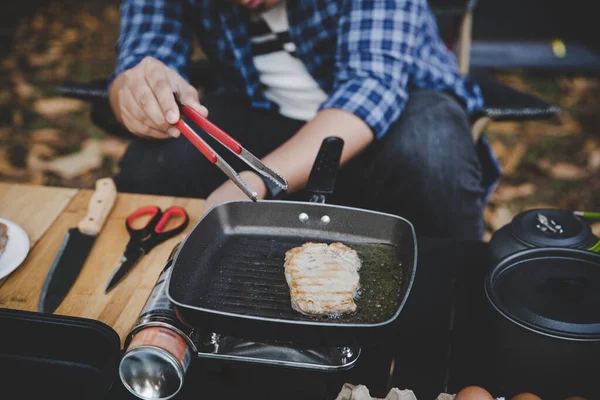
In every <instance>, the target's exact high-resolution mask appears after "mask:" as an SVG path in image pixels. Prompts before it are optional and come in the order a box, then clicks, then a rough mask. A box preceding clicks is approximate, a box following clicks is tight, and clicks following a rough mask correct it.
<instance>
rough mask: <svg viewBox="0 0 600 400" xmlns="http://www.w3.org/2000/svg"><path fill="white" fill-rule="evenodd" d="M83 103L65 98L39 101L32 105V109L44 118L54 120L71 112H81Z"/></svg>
mask: <svg viewBox="0 0 600 400" xmlns="http://www.w3.org/2000/svg"><path fill="white" fill-rule="evenodd" d="M84 107H85V102H83V101H81V100H77V99H69V98H67V97H54V98H48V99H39V100H37V101H36V102H35V103H33V109H34V110H35V112H37V113H38V114H41V115H43V116H44V117H46V118H54V117H58V116H60V115H64V114H68V113H71V112H76V111H81V110H82V109H83V108H84Z"/></svg>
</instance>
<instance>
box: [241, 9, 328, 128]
mask: <svg viewBox="0 0 600 400" xmlns="http://www.w3.org/2000/svg"><path fill="white" fill-rule="evenodd" d="M288 26H289V25H288V18H287V12H286V2H285V1H282V2H281V3H279V4H278V5H277V6H275V7H274V8H272V9H270V10H268V11H266V12H264V13H262V14H261V15H260V16H257V17H255V18H253V19H252V20H251V21H250V26H249V32H250V41H251V43H252V52H253V54H254V65H255V66H256V69H257V70H258V73H259V76H260V81H261V82H262V83H263V84H264V85H265V87H266V89H265V92H264V93H265V96H266V97H267V98H268V99H269V100H271V101H273V102H274V103H276V104H278V105H279V112H280V114H281V115H283V116H286V117H288V118H292V119H297V120H302V121H308V120H310V119H312V118H313V117H314V116H315V115H316V113H317V111H318V109H319V106H320V105H321V103H323V102H324V101H325V100H326V99H327V95H326V94H325V92H324V91H323V90H322V89H321V88H320V87H319V84H318V83H317V82H316V81H315V80H314V79H313V77H312V76H311V75H310V73H309V72H308V70H307V69H306V66H305V65H304V63H303V62H302V61H300V59H298V58H297V57H296V56H295V51H296V46H295V45H294V43H293V42H292V40H291V38H290V35H289V33H288Z"/></svg>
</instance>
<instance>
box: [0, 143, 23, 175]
mask: <svg viewBox="0 0 600 400" xmlns="http://www.w3.org/2000/svg"><path fill="white" fill-rule="evenodd" d="M0 176H2V177H3V178H11V179H19V180H22V179H25V178H26V177H27V170H26V169H24V168H15V167H14V166H13V165H12V164H11V163H10V161H9V156H8V150H7V149H6V148H0Z"/></svg>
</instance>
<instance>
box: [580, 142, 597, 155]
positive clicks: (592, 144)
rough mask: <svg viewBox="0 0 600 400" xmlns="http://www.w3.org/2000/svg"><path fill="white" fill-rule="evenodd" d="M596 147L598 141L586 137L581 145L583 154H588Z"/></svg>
mask: <svg viewBox="0 0 600 400" xmlns="http://www.w3.org/2000/svg"><path fill="white" fill-rule="evenodd" d="M598 147H600V146H598V142H597V141H596V140H594V139H587V140H586V141H585V143H584V145H583V152H584V153H585V154H590V153H591V152H593V151H594V150H596V149H597V148H598Z"/></svg>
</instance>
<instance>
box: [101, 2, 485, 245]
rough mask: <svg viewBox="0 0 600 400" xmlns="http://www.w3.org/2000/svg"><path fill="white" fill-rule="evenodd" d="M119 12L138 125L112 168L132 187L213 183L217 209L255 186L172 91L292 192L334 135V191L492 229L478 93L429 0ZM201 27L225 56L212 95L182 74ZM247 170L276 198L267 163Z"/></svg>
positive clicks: (189, 190) (473, 229)
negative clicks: (476, 130) (187, 133)
mask: <svg viewBox="0 0 600 400" xmlns="http://www.w3.org/2000/svg"><path fill="white" fill-rule="evenodd" d="M121 14H122V17H121V18H122V22H121V35H120V39H119V43H118V62H117V67H116V71H115V74H114V80H113V81H112V83H111V85H110V90H109V93H110V102H111V106H112V109H113V111H114V113H115V115H116V117H117V119H118V120H119V121H120V122H122V123H123V125H124V126H125V127H127V128H128V129H129V130H130V131H131V132H132V133H134V134H136V135H138V136H139V137H140V139H138V140H136V141H134V142H133V143H132V144H131V146H130V147H129V149H128V151H127V153H126V154H125V156H124V158H123V160H122V161H121V163H120V168H121V171H120V173H119V174H118V175H117V176H116V177H115V181H116V183H117V186H118V188H119V189H120V190H121V191H130V192H142V193H156V194H165V195H176V196H193V197H207V201H206V205H207V209H208V208H210V207H211V206H213V205H215V204H217V203H220V202H225V201H231V200H240V199H244V198H245V196H244V195H243V193H242V192H241V191H240V190H239V189H238V188H237V187H236V186H235V185H234V184H233V183H232V182H230V181H226V176H225V175H224V174H223V173H222V172H221V171H220V170H219V169H218V168H216V167H215V166H214V165H212V164H210V163H208V162H207V161H206V160H205V159H204V158H203V157H202V155H201V154H200V153H199V152H198V151H197V150H196V149H195V148H194V147H192V145H191V144H190V143H188V142H187V140H186V139H185V138H182V137H179V132H178V131H177V129H176V128H174V127H173V124H174V123H175V122H176V121H177V120H178V118H179V116H180V114H179V110H178V108H177V105H176V102H175V99H174V95H173V93H174V92H175V93H178V95H179V97H180V100H181V101H182V102H183V103H184V104H187V105H189V106H191V107H192V108H194V109H196V110H197V111H198V112H200V113H201V114H203V115H205V116H206V115H208V111H209V110H210V119H211V121H213V122H214V123H215V124H217V125H218V126H220V127H221V128H223V129H224V130H225V131H227V132H228V133H230V134H231V135H232V136H234V137H235V138H236V139H238V140H239V141H240V142H241V143H242V144H243V145H244V146H245V147H247V148H248V149H249V150H250V151H251V152H252V153H254V154H255V155H256V156H258V157H262V160H263V162H265V164H267V165H269V166H270V167H271V168H273V169H274V170H275V171H277V172H278V173H280V174H281V175H282V176H284V177H285V178H286V179H287V180H288V182H289V192H290V193H294V192H297V191H298V190H300V189H301V188H302V187H303V186H304V185H305V183H306V181H307V178H308V175H309V172H310V170H311V166H312V163H313V162H314V159H315V156H316V153H317V150H318V148H319V146H320V144H321V142H322V140H323V139H324V138H326V137H328V136H338V137H341V138H342V139H343V140H344V142H345V145H344V151H343V155H342V165H343V169H342V171H341V172H340V176H339V180H338V182H337V186H336V195H337V197H336V198H334V199H333V202H336V203H343V204H346V205H350V206H358V207H364V208H369V209H373V210H379V211H382V212H388V213H393V214H397V215H401V216H403V217H406V218H407V219H408V220H410V221H411V222H413V224H414V225H415V226H416V229H417V233H418V234H426V235H434V236H447V237H460V238H469V239H477V238H480V237H481V235H482V230H483V227H482V208H483V203H484V198H485V189H484V188H483V186H482V172H481V166H480V160H479V157H478V154H477V152H476V149H475V146H474V144H473V142H472V138H471V135H470V120H469V116H470V115H471V114H472V113H473V112H475V111H477V110H478V109H480V108H481V106H482V103H483V101H482V99H481V94H480V91H479V88H478V87H477V86H476V85H474V84H472V83H471V82H469V81H468V80H466V79H464V78H463V77H461V76H460V74H459V72H458V69H457V66H456V60H455V58H454V56H453V55H452V54H451V52H450V51H449V50H448V49H447V48H445V47H444V44H443V43H442V41H441V40H440V38H439V34H438V31H437V26H436V22H435V19H434V17H433V15H432V14H431V11H430V10H429V8H428V5H427V3H426V0H395V1H394V0H385V1H384V0H287V1H280V0H238V1H226V0H124V1H123V4H122V8H121ZM193 33H196V34H197V36H198V39H199V41H200V45H201V48H202V49H203V50H204V52H205V53H206V54H207V55H208V57H209V58H210V59H211V60H212V61H213V62H215V63H216V65H217V66H218V68H217V70H218V71H219V74H218V78H219V81H218V85H217V86H218V90H217V91H215V92H214V93H212V92H211V93H207V94H205V95H203V97H202V100H200V99H199V96H198V92H197V91H196V89H195V88H194V87H192V86H191V85H190V84H189V83H188V82H187V67H188V58H189V54H190V48H191V40H192V34H193ZM150 139H152V140H150ZM156 139H168V140H156ZM215 148H216V149H218V150H219V152H221V153H226V152H227V151H226V150H224V149H223V148H222V147H220V146H219V145H215ZM235 165H236V166H237V165H239V164H235ZM241 175H242V177H243V178H244V179H245V180H247V181H248V182H249V184H250V185H251V186H253V187H254V188H256V189H257V192H258V194H259V197H260V198H270V194H272V193H270V191H269V188H268V186H267V185H266V183H265V181H264V180H263V179H262V178H261V177H260V176H259V175H258V174H255V173H254V172H250V171H244V172H242V174H241Z"/></svg>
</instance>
